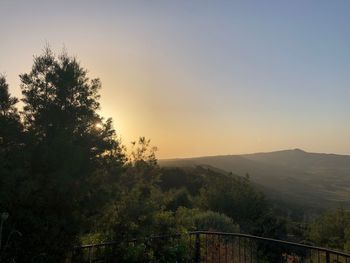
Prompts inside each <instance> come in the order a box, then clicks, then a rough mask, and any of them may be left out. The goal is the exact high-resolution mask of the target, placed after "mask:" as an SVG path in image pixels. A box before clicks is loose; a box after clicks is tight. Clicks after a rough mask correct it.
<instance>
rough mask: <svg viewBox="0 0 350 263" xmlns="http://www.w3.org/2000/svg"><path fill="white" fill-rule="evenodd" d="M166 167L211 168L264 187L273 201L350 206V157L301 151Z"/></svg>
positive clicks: (177, 161) (180, 161) (168, 162)
mask: <svg viewBox="0 0 350 263" xmlns="http://www.w3.org/2000/svg"><path fill="white" fill-rule="evenodd" d="M159 163H160V165H161V166H163V167H185V166H196V165H209V166H212V167H216V168H218V169H221V170H224V171H227V172H232V173H234V174H237V175H241V176H244V175H246V174H247V173H248V174H249V175H250V178H251V180H252V181H253V182H255V183H257V184H259V185H262V186H263V191H264V192H265V194H266V195H267V196H269V197H270V198H272V199H278V200H282V201H286V202H289V203H294V204H299V205H303V206H309V207H319V208H332V207H334V208H335V207H339V206H344V207H350V198H349V197H350V187H349V186H350V156H347V155H336V154H323V153H309V152H305V151H303V150H300V149H294V150H284V151H276V152H269V153H255V154H245V155H222V156H207V157H198V158H185V159H167V160H160V162H159Z"/></svg>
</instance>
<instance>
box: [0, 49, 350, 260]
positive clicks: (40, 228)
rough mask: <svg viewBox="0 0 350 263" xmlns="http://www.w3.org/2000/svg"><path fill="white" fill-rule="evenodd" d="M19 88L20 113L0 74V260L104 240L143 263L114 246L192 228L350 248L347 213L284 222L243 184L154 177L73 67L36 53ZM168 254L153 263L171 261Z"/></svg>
mask: <svg viewBox="0 0 350 263" xmlns="http://www.w3.org/2000/svg"><path fill="white" fill-rule="evenodd" d="M20 80H21V90H22V95H23V96H22V97H23V98H22V105H23V110H22V111H19V110H18V107H17V106H16V104H17V103H18V99H16V98H14V97H12V96H10V94H9V92H8V85H7V83H6V79H5V77H4V76H2V77H0V212H1V213H2V214H1V226H2V233H1V234H2V236H1V241H2V242H1V243H0V261H1V262H64V261H65V260H67V258H68V257H69V256H70V254H71V251H72V247H73V246H75V245H81V244H90V243H100V242H106V241H111V240H113V241H115V242H119V243H120V246H118V249H120V253H118V257H119V258H118V262H145V261H152V260H154V258H155V255H156V254H155V253H154V251H148V252H147V253H145V250H144V248H143V247H142V246H134V247H132V248H130V247H123V244H125V241H126V240H131V239H134V238H138V239H142V238H145V237H149V236H151V235H157V234H162V235H173V234H176V233H186V232H187V231H194V230H215V231H224V232H241V233H249V234H253V235H257V236H264V237H271V238H278V239H292V240H294V241H303V242H306V241H307V242H309V243H314V244H317V245H322V246H328V247H330V248H334V249H340V250H350V213H349V212H347V211H344V210H341V209H340V210H339V211H336V212H330V213H328V214H325V215H324V216H322V217H320V218H319V219H317V220H315V221H314V222H313V221H312V222H306V221H305V220H299V219H298V218H297V219H294V218H290V217H287V216H286V215H285V213H284V212H282V210H281V209H276V206H275V205H274V204H273V203H271V202H269V201H268V200H267V199H266V198H265V197H264V195H263V194H262V193H261V192H260V191H259V190H257V189H256V187H255V186H254V185H253V184H252V183H251V182H250V180H249V176H246V177H240V176H235V175H233V174H228V173H224V172H221V171H218V170H215V169H212V168H210V167H206V166H197V167H192V168H181V169H180V168H160V167H159V166H158V165H157V160H156V156H155V149H154V148H153V147H152V146H151V145H150V141H149V140H147V139H145V138H140V139H139V140H138V141H137V142H135V143H133V148H132V151H131V152H130V153H127V152H126V150H125V148H124V146H123V145H122V144H121V142H120V140H119V139H118V136H117V133H116V131H115V130H114V129H113V125H112V120H111V119H103V118H102V117H101V116H100V115H99V114H98V110H99V108H100V105H99V102H98V99H99V89H100V87H101V83H100V81H99V80H98V79H89V78H88V77H87V71H86V70H85V69H84V68H82V67H81V65H80V64H79V63H78V61H77V60H76V59H75V58H72V57H69V56H68V55H67V54H65V53H63V54H61V55H59V56H56V55H54V54H53V53H52V51H51V50H50V49H46V50H45V51H44V52H43V54H42V55H40V56H38V57H35V58H34V63H33V67H32V69H31V71H30V72H29V73H26V74H21V75H20ZM184 242H186V241H184ZM177 248H178V249H179V251H181V253H184V255H186V248H184V247H182V246H181V243H180V245H178V246H177ZM181 248H183V250H181ZM167 249H168V250H166V251H164V253H163V257H164V258H162V259H161V260H163V261H164V262H167V261H169V260H170V261H171V259H169V258H166V256H167V255H169V257H170V256H171V255H173V254H172V253H175V252H174V248H173V247H168V248H167ZM179 251H177V252H176V253H179Z"/></svg>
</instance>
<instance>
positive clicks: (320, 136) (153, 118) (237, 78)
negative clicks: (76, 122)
mask: <svg viewBox="0 0 350 263" xmlns="http://www.w3.org/2000/svg"><path fill="white" fill-rule="evenodd" d="M349 14H350V1H348V0H336V1H329V0H327V1H321V0H317V1H316V0H315V1H311V0H310V1H305V0H299V1H298V0H293V1H283V0H278V1H261V0H256V1H249V0H248V1H246V0H245V1H200V0H197V1H189V0H184V1H177V0H176V1H175V0H173V1H97V0H96V1H86V0H85V1H73V0H71V1H62V0H60V1H58V0H57V1H14V0H8V1H6V0H5V1H4V0H0V32H1V36H0V72H3V73H5V74H6V75H7V77H8V81H9V83H10V85H11V92H12V93H13V94H14V95H16V96H20V89H19V78H18V74H20V73H24V72H28V71H29V70H30V67H31V65H32V61H33V60H32V58H33V55H34V54H40V53H41V50H42V49H43V47H44V46H45V44H46V43H50V45H51V47H52V48H53V49H54V51H56V52H59V51H60V50H61V49H62V47H63V46H65V47H66V49H67V51H68V53H69V54H72V55H76V56H77V57H78V58H79V59H80V61H81V62H82V65H83V66H84V67H86V68H87V69H88V70H89V72H90V77H99V78H101V80H102V84H103V88H102V91H101V93H102V94H101V95H102V99H101V104H102V111H101V113H102V114H103V115H104V116H106V117H112V118H113V119H114V122H115V127H116V129H117V131H118V132H119V134H120V136H121V137H122V140H123V142H124V143H125V144H129V142H130V141H132V140H135V139H136V138H137V137H138V136H146V137H148V138H150V139H151V140H152V141H153V144H154V145H156V146H158V148H159V152H158V157H161V158H166V157H182V156H197V155H214V154H231V153H232V154H234V153H248V152H256V151H270V150H277V149H286V148H303V149H305V150H308V151H318V152H335V153H346V154H350V139H349V135H350V114H349V113H350V26H349V25H350V16H349Z"/></svg>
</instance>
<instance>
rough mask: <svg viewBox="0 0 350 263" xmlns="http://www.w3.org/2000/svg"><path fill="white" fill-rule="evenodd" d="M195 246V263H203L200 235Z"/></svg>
mask: <svg viewBox="0 0 350 263" xmlns="http://www.w3.org/2000/svg"><path fill="white" fill-rule="evenodd" d="M194 246H195V248H194V249H195V251H194V252H195V254H194V262H195V263H200V262H201V239H200V234H199V233H196V240H195V244H194Z"/></svg>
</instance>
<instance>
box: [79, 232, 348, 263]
mask: <svg viewBox="0 0 350 263" xmlns="http://www.w3.org/2000/svg"><path fill="white" fill-rule="evenodd" d="M185 234H189V235H196V234H203V235H218V236H227V237H243V238H249V239H254V240H260V241H267V242H273V243H276V244H284V245H288V246H293V247H298V248H306V249H314V250H318V251H322V252H328V253H332V254H338V255H340V256H345V257H350V253H346V252H343V251H339V250H334V249H328V248H324V247H318V246H311V245H305V244H300V243H295V242H290V241H285V240H279V239H274V238H268V237H260V236H254V235H249V234H242V233H227V232H215V231H190V232H186V233H183V234H173V235H155V236H150V237H148V238H143V239H129V240H127V241H125V242H127V243H130V242H137V241H140V240H145V241H146V240H152V239H162V238H173V237H179V236H182V235H185ZM116 244H118V242H116V241H111V242H103V243H99V244H88V245H82V246H75V247H74V248H75V249H84V248H92V247H102V246H112V245H116Z"/></svg>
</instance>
